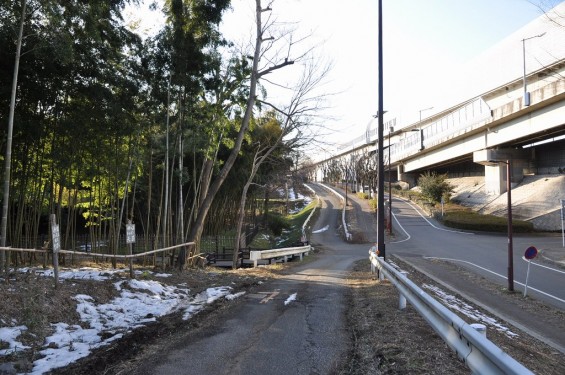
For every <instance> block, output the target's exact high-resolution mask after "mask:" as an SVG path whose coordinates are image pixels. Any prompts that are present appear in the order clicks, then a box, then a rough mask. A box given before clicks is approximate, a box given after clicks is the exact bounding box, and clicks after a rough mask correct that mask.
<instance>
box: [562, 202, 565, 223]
mask: <svg viewBox="0 0 565 375" xmlns="http://www.w3.org/2000/svg"><path fill="white" fill-rule="evenodd" d="M563 220H565V199H561V221H563Z"/></svg>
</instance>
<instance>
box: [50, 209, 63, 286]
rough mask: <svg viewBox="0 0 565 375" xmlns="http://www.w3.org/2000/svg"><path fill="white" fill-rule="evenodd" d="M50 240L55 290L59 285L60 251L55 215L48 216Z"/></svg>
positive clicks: (59, 238) (59, 237) (59, 236)
mask: <svg viewBox="0 0 565 375" xmlns="http://www.w3.org/2000/svg"><path fill="white" fill-rule="evenodd" d="M50 222H51V239H52V244H53V246H52V249H53V276H54V277H55V289H56V288H57V286H58V285H59V250H60V249H61V235H60V232H59V225H58V224H57V218H56V216H55V214H51V216H50Z"/></svg>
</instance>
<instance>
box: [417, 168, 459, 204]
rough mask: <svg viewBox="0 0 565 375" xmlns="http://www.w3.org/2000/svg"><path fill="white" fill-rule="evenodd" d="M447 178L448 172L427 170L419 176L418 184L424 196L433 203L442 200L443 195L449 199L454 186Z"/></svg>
mask: <svg viewBox="0 0 565 375" xmlns="http://www.w3.org/2000/svg"><path fill="white" fill-rule="evenodd" d="M446 180H447V174H437V173H436V172H432V173H430V172H426V173H424V174H423V175H421V176H420V178H418V186H419V187H420V190H421V192H422V195H423V196H424V198H426V199H428V200H429V201H430V202H432V203H437V202H440V201H441V198H442V197H443V198H444V199H445V200H446V201H449V197H450V196H451V192H452V191H453V186H451V184H450V183H449V182H447V181H446Z"/></svg>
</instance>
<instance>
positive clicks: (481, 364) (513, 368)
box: [369, 250, 533, 375]
mask: <svg viewBox="0 0 565 375" xmlns="http://www.w3.org/2000/svg"><path fill="white" fill-rule="evenodd" d="M369 259H370V260H371V272H373V273H374V272H375V271H376V270H378V271H379V277H380V278H381V279H382V277H386V278H387V279H388V280H390V281H391V282H392V283H393V284H394V286H395V287H396V289H398V291H399V293H400V306H401V307H402V305H403V301H404V306H405V305H406V300H408V302H409V303H410V304H411V305H412V306H414V308H415V309H416V310H417V311H418V313H420V315H421V316H422V317H423V318H424V319H426V321H427V322H428V323H429V324H430V325H431V326H432V328H433V329H434V330H435V331H436V333H437V334H438V335H439V336H440V337H441V338H442V339H443V340H444V341H445V343H446V344H447V345H448V346H449V347H450V348H451V349H452V350H454V351H455V353H456V354H457V356H458V357H459V358H460V359H461V360H462V361H463V362H464V363H465V365H466V366H467V367H468V368H469V369H471V371H472V373H473V374H501V375H502V374H516V375H518V374H520V375H523V374H533V373H532V372H531V371H530V370H528V369H527V368H525V367H524V366H523V365H521V364H520V363H519V362H517V361H516V360H515V359H514V358H512V357H510V356H509V355H508V354H506V353H505V352H504V351H503V350H502V349H500V348H499V347H498V346H496V345H495V344H493V343H492V341H490V340H488V339H487V338H486V337H485V335H484V333H482V332H480V331H478V330H477V329H475V328H473V326H472V325H471V324H467V323H466V322H465V321H464V320H463V319H461V318H460V317H459V316H457V315H456V314H455V313H453V312H452V311H450V310H449V309H448V308H447V307H445V306H444V305H442V304H441V303H439V302H438V301H436V300H435V299H434V298H432V297H431V296H430V295H428V294H427V293H426V292H424V291H423V290H422V289H421V288H419V287H418V286H417V285H416V284H414V283H413V282H412V281H410V280H409V279H408V277H407V276H406V273H405V272H401V271H399V270H396V269H395V268H394V267H392V266H391V265H390V264H388V263H386V262H385V261H384V258H382V257H377V255H376V254H375V252H374V251H370V250H369Z"/></svg>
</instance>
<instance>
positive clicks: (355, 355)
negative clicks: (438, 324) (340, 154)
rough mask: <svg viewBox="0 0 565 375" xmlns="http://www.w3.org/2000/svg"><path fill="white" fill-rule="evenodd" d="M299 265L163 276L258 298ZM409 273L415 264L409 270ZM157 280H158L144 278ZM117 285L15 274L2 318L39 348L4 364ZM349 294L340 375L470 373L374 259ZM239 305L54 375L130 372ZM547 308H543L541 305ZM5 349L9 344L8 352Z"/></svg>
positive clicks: (526, 354)
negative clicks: (87, 300) (375, 269)
mask: <svg viewBox="0 0 565 375" xmlns="http://www.w3.org/2000/svg"><path fill="white" fill-rule="evenodd" d="M292 266H293V263H287V264H285V265H280V264H277V265H273V266H270V267H261V268H256V269H242V270H238V271H231V270H228V271H222V270H217V269H208V268H206V269H194V270H189V271H186V272H183V273H182V274H181V273H173V276H172V277H169V278H164V279H163V278H160V279H159V281H160V282H164V283H167V284H170V285H178V284H181V283H186V284H187V286H188V287H189V288H190V289H191V291H192V292H193V293H194V294H196V293H198V292H199V291H201V290H204V289H205V288H207V287H210V286H213V285H218V286H219V285H230V286H232V287H233V289H234V292H236V291H248V292H251V291H252V290H253V288H254V287H255V286H257V285H259V283H263V282H268V281H269V280H270V279H273V278H276V277H278V275H280V274H281V273H287V272H292ZM401 266H402V268H403V269H408V270H409V267H408V266H407V265H404V264H401ZM144 277H149V278H151V276H144ZM410 278H411V279H412V280H413V281H415V282H416V283H417V284H421V283H423V282H425V283H427V284H434V283H433V282H432V281H431V280H427V279H426V278H425V277H424V276H423V275H421V274H418V273H417V272H415V271H414V270H410ZM114 281H115V280H108V281H90V280H83V281H77V280H73V281H72V282H68V281H64V282H62V283H61V285H60V286H59V287H58V288H57V289H56V290H55V289H54V288H53V281H52V279H48V278H47V279H46V278H44V277H37V276H35V275H33V274H31V273H29V274H12V275H10V277H9V278H7V279H6V281H4V282H3V283H1V284H0V293H1V295H2V297H3V298H2V302H1V303H0V319H1V321H2V322H3V323H2V324H3V325H5V324H6V322H10V321H11V319H12V318H14V317H17V318H18V324H25V325H26V326H28V328H29V329H28V331H27V333H26V334H25V336H24V337H23V338H21V341H22V342H23V343H24V344H26V345H29V346H32V347H33V350H30V351H27V352H26V353H25V354H20V355H18V356H14V355H12V356H7V357H0V362H1V363H6V362H11V363H13V364H15V366H16V368H17V370H18V372H19V373H22V372H26V371H29V370H30V369H31V366H32V362H33V361H34V360H35V359H37V354H36V353H37V352H38V351H39V350H40V349H41V348H42V347H43V346H44V342H45V337H47V336H49V335H50V334H51V326H50V323H53V322H67V323H69V324H80V323H81V322H80V319H79V316H78V314H77V312H76V302H75V301H74V300H73V299H72V298H71V297H72V296H74V295H76V294H80V293H85V294H89V295H91V296H92V297H93V298H95V299H96V300H97V301H98V302H99V303H103V302H107V301H109V300H111V299H112V298H113V297H114V296H115V295H116V293H117V292H116V290H115V288H114V286H113V282H114ZM349 285H350V286H351V288H350V289H349V295H348V296H347V298H348V302H349V306H350V309H349V311H348V313H347V321H348V323H349V327H350V338H351V345H350V347H351V350H350V351H349V353H347V355H346V357H345V358H344V360H343V361H342V362H341V364H340V365H339V366H338V369H336V371H335V373H336V374H408V373H409V374H454V373H468V372H469V370H468V369H466V368H465V366H464V364H463V363H462V362H461V361H459V360H458V359H457V357H456V355H455V354H454V353H453V352H452V351H451V350H450V349H449V348H448V347H447V346H446V344H445V343H444V342H443V341H442V340H441V338H440V337H439V336H438V335H436V334H435V333H434V332H433V331H432V329H431V328H430V327H429V325H428V324H427V323H426V322H425V321H424V320H423V318H421V317H420V316H419V315H418V313H417V312H416V311H415V310H414V309H413V308H412V307H410V306H408V307H407V308H406V309H405V310H403V311H400V310H399V309H398V293H397V292H396V290H395V288H394V286H393V285H392V284H391V283H390V282H388V281H382V282H380V281H379V280H378V279H377V278H376V277H375V276H374V275H372V274H370V272H369V262H368V260H363V261H360V262H357V263H356V265H355V268H354V269H353V270H352V272H351V275H350V278H349ZM235 303H239V302H238V300H235V301H226V300H220V301H219V302H216V303H215V304H213V305H209V306H208V307H206V309H205V310H204V311H202V312H201V313H199V314H197V315H196V316H194V317H193V318H191V319H190V320H189V321H188V322H187V321H183V320H182V317H181V316H180V314H172V315H169V316H166V317H163V318H161V319H159V320H158V322H156V323H152V324H150V325H147V326H146V327H144V328H140V329H137V330H135V331H133V332H131V333H130V334H127V335H126V336H125V337H124V338H123V339H121V340H118V341H117V342H115V343H113V344H112V345H110V346H107V347H104V348H101V349H99V350H98V351H96V352H94V353H93V354H91V355H90V356H89V357H87V358H84V359H82V360H80V361H79V362H77V363H75V364H71V365H69V366H68V367H66V368H63V369H58V370H54V371H53V372H52V373H53V374H73V375H76V374H127V373H128V368H131V367H132V365H134V364H135V362H136V358H138V357H139V356H142V355H143V354H144V353H147V352H153V351H158V350H159V347H160V343H162V342H164V340H168V339H172V337H173V336H174V335H176V334H180V333H181V332H182V331H183V330H190V329H199V330H207V329H210V328H212V327H213V326H214V324H215V322H216V318H217V317H218V315H219V314H221V312H222V311H225V309H229V308H230V307H231V306H233V304H235ZM540 308H541V307H540ZM489 339H491V340H492V341H493V342H495V344H496V345H498V346H500V347H501V348H503V349H504V350H505V351H506V352H507V353H509V354H510V355H511V356H512V357H514V358H516V359H517V360H518V361H519V362H521V363H522V364H524V365H525V366H526V367H528V368H530V369H531V370H532V371H534V372H535V373H537V374H549V375H552V374H564V373H565V359H564V356H563V355H561V354H560V353H555V351H554V350H552V349H551V348H549V347H547V346H546V345H545V344H543V343H541V342H539V341H538V340H535V339H533V338H531V337H529V336H527V335H525V334H523V333H520V335H519V337H518V338H512V339H510V338H508V337H507V336H506V335H503V334H501V335H497V334H496V332H494V331H492V332H491V331H489ZM0 347H1V346H0Z"/></svg>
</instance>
